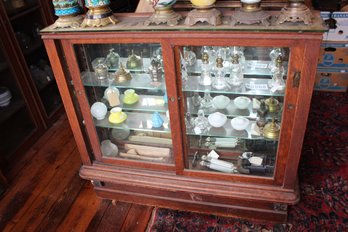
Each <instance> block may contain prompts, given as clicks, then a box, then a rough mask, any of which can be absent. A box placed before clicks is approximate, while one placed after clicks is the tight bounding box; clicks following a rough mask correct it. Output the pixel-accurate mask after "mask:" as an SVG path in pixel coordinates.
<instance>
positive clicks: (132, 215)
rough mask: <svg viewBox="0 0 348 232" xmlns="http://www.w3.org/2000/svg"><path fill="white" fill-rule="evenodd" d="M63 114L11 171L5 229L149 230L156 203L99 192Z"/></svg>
mask: <svg viewBox="0 0 348 232" xmlns="http://www.w3.org/2000/svg"><path fill="white" fill-rule="evenodd" d="M80 165H81V162H80V158H79V154H78V151H77V148H76V144H75V141H74V139H73V136H72V133H71V130H70V127H69V123H68V121H67V118H66V117H65V116H63V117H62V118H60V119H59V121H58V122H57V123H56V124H55V125H53V127H52V128H51V129H50V130H49V131H48V132H47V133H46V134H45V135H44V136H43V137H42V138H41V139H40V140H39V141H38V142H37V143H36V144H34V145H33V147H32V148H31V149H30V150H29V151H27V152H26V154H25V156H23V159H21V160H18V162H17V164H16V166H15V167H14V168H12V170H11V171H10V172H9V173H7V174H6V176H7V178H8V179H9V180H10V183H9V184H10V186H9V188H8V190H7V192H6V193H5V194H4V195H3V196H2V198H1V199H0V231H64V232H66V231H114V232H116V231H132V232H133V231H145V230H146V227H147V224H148V221H149V219H150V217H151V213H152V211H153V208H152V207H148V206H140V205H135V204H130V203H123V202H113V203H112V202H111V201H109V200H101V199H99V198H97V197H96V195H95V193H94V192H93V187H92V185H91V184H90V182H88V181H85V180H82V179H81V178H80V177H79V175H78V170H79V168H80Z"/></svg>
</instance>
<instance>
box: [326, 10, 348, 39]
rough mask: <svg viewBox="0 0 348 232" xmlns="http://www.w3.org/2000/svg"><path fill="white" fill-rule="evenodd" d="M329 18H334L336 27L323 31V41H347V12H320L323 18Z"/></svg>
mask: <svg viewBox="0 0 348 232" xmlns="http://www.w3.org/2000/svg"><path fill="white" fill-rule="evenodd" d="M330 14H331V18H333V19H334V20H336V28H335V29H329V31H328V32H325V33H324V36H323V40H324V41H347V40H348V12H333V13H330V12H326V11H323V12H320V16H321V17H322V19H323V20H326V19H329V18H330Z"/></svg>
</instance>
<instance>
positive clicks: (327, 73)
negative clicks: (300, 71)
mask: <svg viewBox="0 0 348 232" xmlns="http://www.w3.org/2000/svg"><path fill="white" fill-rule="evenodd" d="M347 86H348V70H337V69H317V75H316V78H315V85H314V90H319V91H330V92H345V91H347Z"/></svg>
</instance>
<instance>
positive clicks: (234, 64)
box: [228, 54, 244, 87]
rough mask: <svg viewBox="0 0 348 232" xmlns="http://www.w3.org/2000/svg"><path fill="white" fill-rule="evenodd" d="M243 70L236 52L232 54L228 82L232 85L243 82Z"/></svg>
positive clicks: (237, 85)
mask: <svg viewBox="0 0 348 232" xmlns="http://www.w3.org/2000/svg"><path fill="white" fill-rule="evenodd" d="M243 81H244V77H243V70H242V65H241V64H240V63H239V56H238V55H237V54H234V55H232V61H231V69H230V77H229V78H228V83H229V84H230V85H231V86H233V87H239V86H241V85H242V84H243Z"/></svg>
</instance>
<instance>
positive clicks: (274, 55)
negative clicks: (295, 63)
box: [269, 48, 284, 72]
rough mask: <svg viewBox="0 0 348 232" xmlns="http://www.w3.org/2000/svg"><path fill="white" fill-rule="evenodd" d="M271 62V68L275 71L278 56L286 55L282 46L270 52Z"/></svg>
mask: <svg viewBox="0 0 348 232" xmlns="http://www.w3.org/2000/svg"><path fill="white" fill-rule="evenodd" d="M269 57H270V58H271V62H270V63H269V69H270V70H271V72H273V69H274V68H275V67H276V60H277V58H278V57H284V50H283V49H282V48H273V49H272V50H271V52H270V53H269Z"/></svg>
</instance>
